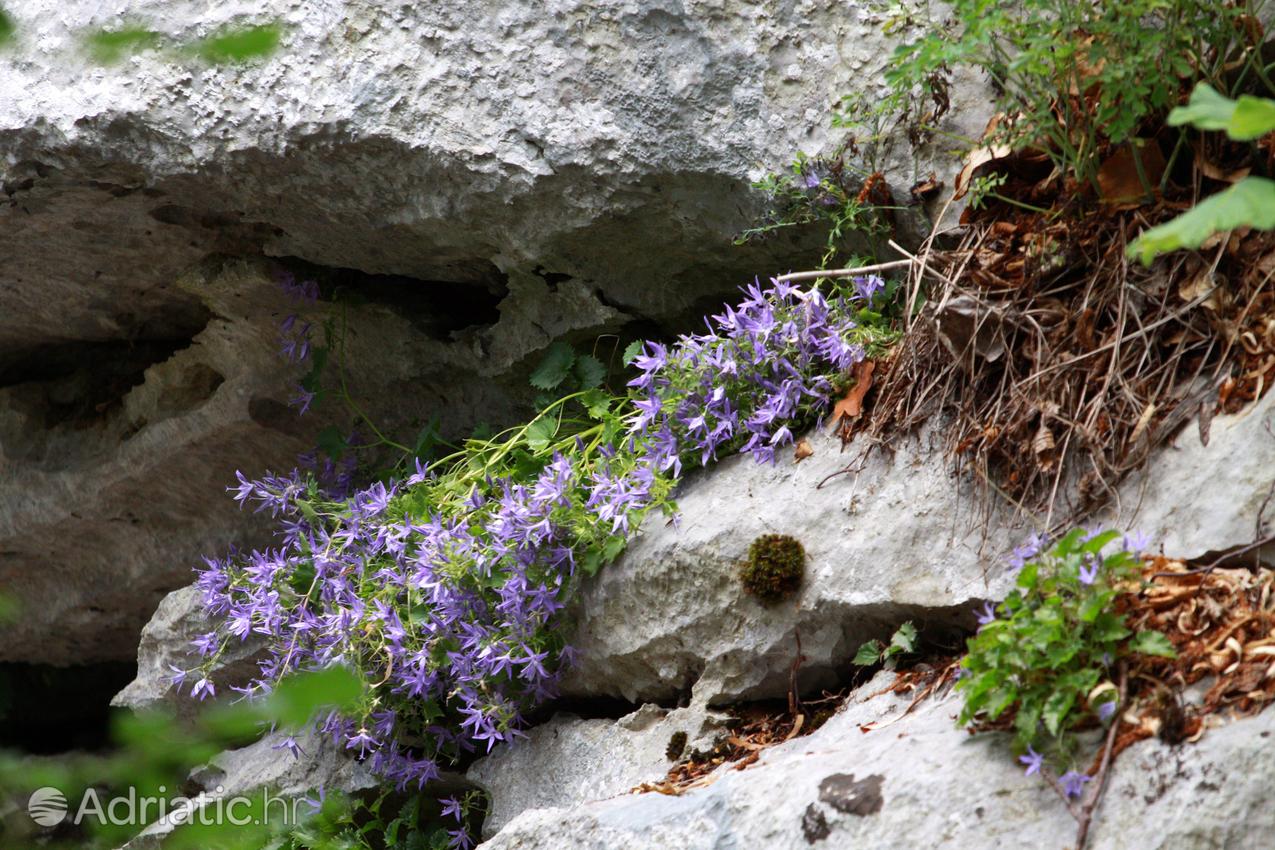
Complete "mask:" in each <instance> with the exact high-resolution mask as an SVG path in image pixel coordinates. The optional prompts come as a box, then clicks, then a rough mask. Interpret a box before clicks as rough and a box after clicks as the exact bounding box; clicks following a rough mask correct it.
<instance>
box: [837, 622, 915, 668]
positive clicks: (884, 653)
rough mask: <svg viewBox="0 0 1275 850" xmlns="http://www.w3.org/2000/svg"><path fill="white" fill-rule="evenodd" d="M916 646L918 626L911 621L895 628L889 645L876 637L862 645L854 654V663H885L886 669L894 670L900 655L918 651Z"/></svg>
mask: <svg viewBox="0 0 1275 850" xmlns="http://www.w3.org/2000/svg"><path fill="white" fill-rule="evenodd" d="M916 646H917V634H916V626H914V625H912V623H911V622H910V621H909V622H907V623H904V624H903V625H901V626H899V627H898V628H897V629H895V631H894V634H893V635H891V637H890V643H889V644H888V645H887V644H884V643H882V642H881V641H879V640H876V639H875V638H874V639H872V640H870V641H868V642H867V643H865V644H863V645H862V646H860V647H859V651H858V652H856V653H855V654H854V661H853V663H854V664H856V665H858V666H859V667H872V666H875V665H877V664H884V665H885V666H886V669H891V670H892V669H894V665H895V664H896V663H897V662H898V659H899V657H900V656H903V655H911V654H912V653H914V652H916Z"/></svg>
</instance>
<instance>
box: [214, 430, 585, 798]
mask: <svg viewBox="0 0 1275 850" xmlns="http://www.w3.org/2000/svg"><path fill="white" fill-rule="evenodd" d="M239 482H240V483H239V485H238V487H237V488H234V489H235V490H236V495H235V498H236V499H237V500H238V501H240V502H241V503H244V504H249V503H252V504H255V506H256V508H257V510H262V511H267V512H269V513H270V514H271V516H272V517H274V518H275V520H276V522H277V523H278V526H279V529H280V535H279V542H280V545H279V547H278V548H275V549H269V550H265V551H253V552H250V553H247V554H245V555H240V556H238V557H233V556H232V557H230V558H227V559H223V560H209V561H207V568H206V569H204V570H203V571H202V572H201V573H200V576H199V580H198V585H199V588H200V590H201V591H202V594H203V601H204V604H205V606H206V607H207V608H208V609H209V610H210V611H212V612H213V613H215V614H217V615H218V616H219V617H221V618H222V619H224V621H225V628H224V629H223V634H222V635H220V636H218V635H206V636H203V637H202V638H201V639H200V640H199V641H197V642H196V645H195V649H196V651H197V652H198V653H199V654H200V655H201V656H203V657H205V658H207V659H209V660H211V659H212V658H214V657H215V656H216V654H217V653H219V652H220V651H221V649H222V648H223V647H224V645H225V644H226V643H227V642H229V641H238V640H244V639H246V638H247V637H248V636H249V635H251V634H258V635H263V636H265V637H266V638H267V639H268V641H269V645H270V647H271V650H272V651H271V653H270V655H269V657H268V658H267V659H266V660H265V661H263V662H262V663H261V665H260V666H261V676H260V678H259V680H258V681H256V682H254V683H253V684H252V685H251V686H250V687H249V688H247V689H245V693H249V694H253V695H255V694H259V693H262V692H265V691H268V690H269V689H270V686H271V683H273V682H275V681H277V680H278V679H279V678H280V677H281V676H284V675H286V674H287V673H290V672H293V671H297V670H302V669H311V668H318V667H325V666H328V665H330V664H349V665H352V666H354V667H355V668H356V669H359V670H361V671H362V672H363V673H364V674H365V676H366V677H367V678H368V680H369V681H370V682H375V683H376V685H377V686H378V687H377V688H374V689H373V691H374V693H373V694H372V695H371V697H370V699H369V700H368V704H367V705H366V707H365V711H364V712H363V713H362V716H361V717H359V718H357V719H356V718H350V717H343V716H339V715H336V714H333V715H330V716H329V717H327V718H325V719H324V721H323V724H322V728H323V730H324V731H325V732H327V733H329V734H331V735H332V736H333V737H334V738H336V739H337V740H338V741H340V742H341V743H342V744H343V745H344V747H345V748H346V749H348V750H350V751H351V752H352V753H354V754H355V755H357V756H358V757H359V758H361V759H367V760H368V761H369V763H370V765H371V767H372V768H373V769H374V770H375V771H377V772H378V773H380V774H381V775H383V776H385V777H386V778H388V779H391V780H393V781H395V782H396V783H397V784H398V785H399V786H406V785H407V784H409V783H416V784H418V785H419V784H423V783H425V782H426V781H428V780H430V779H433V778H435V777H436V776H437V775H438V770H439V763H440V761H441V760H449V759H451V758H454V757H455V756H457V755H459V754H460V753H461V752H463V751H469V750H472V749H473V748H475V747H477V746H483V747H485V748H486V749H488V750H490V749H491V747H492V746H493V745H494V744H495V743H497V742H499V741H506V740H509V739H510V738H512V737H513V736H514V735H516V734H517V730H518V727H519V725H520V723H521V720H522V713H523V711H525V709H526V708H527V707H528V706H529V705H532V704H535V703H537V702H540V701H541V700H543V699H545V698H547V697H549V696H552V695H553V693H554V675H553V671H554V670H555V669H556V668H557V667H558V665H559V664H560V663H561V662H562V661H563V660H564V659H565V657H566V656H568V655H569V650H567V649H566V647H565V646H564V645H563V644H562V641H561V640H560V638H558V637H557V633H556V631H555V628H554V626H555V625H556V621H557V618H558V615H559V613H560V612H561V610H562V608H563V605H564V599H563V597H564V591H565V590H566V588H567V587H568V586H569V584H570V581H571V578H572V576H573V575H574V573H575V554H574V551H573V548H572V545H571V543H572V541H571V540H570V539H569V536H568V533H567V525H566V522H565V514H567V513H568V512H570V511H571V510H572V509H573V507H575V505H576V503H577V502H579V501H580V500H582V499H588V498H591V497H593V495H594V494H593V493H592V492H589V490H588V488H585V487H582V486H581V484H582V482H580V481H579V480H578V473H577V471H576V470H575V468H574V467H573V465H572V463H571V461H570V460H569V459H568V458H566V457H565V456H562V455H558V456H556V457H554V458H553V460H552V462H551V463H549V464H548V465H547V466H546V467H545V468H544V469H543V470H542V471H541V472H540V473H539V475H538V476H537V477H536V478H535V479H534V480H533V481H531V482H528V483H516V482H514V481H511V480H508V479H504V480H493V481H491V482H490V484H489V485H488V486H487V487H485V488H483V490H482V491H480V490H479V489H477V488H475V490H474V492H473V493H471V494H470V496H469V498H467V499H466V500H465V501H464V502H463V503H462V504H461V506H460V507H459V509H456V510H453V511H450V512H446V513H444V512H434V513H432V514H431V513H428V512H424V511H422V512H421V513H419V514H418V513H416V512H415V511H414V510H413V507H414V505H415V504H416V503H418V502H419V501H422V500H420V499H419V498H413V497H414V496H419V495H422V494H428V493H429V491H430V485H431V483H432V479H431V478H430V476H429V474H428V473H427V472H424V471H422V472H418V473H417V474H416V475H414V476H412V477H410V478H408V479H407V480H406V481H405V482H403V483H402V484H400V483H397V482H391V483H390V484H389V485H386V484H384V483H381V482H377V483H374V484H372V485H371V486H370V487H367V488H365V489H363V490H361V491H358V492H357V493H355V494H354V495H352V496H351V497H350V498H349V499H347V500H345V501H344V502H330V501H326V500H324V497H323V494H322V493H321V491H320V490H319V488H318V486H317V485H316V484H315V483H314V480H313V478H309V477H307V478H302V477H301V476H300V475H298V474H294V475H292V476H287V477H280V476H267V477H265V478H263V479H260V480H257V481H252V480H249V479H247V478H246V477H244V476H242V475H240V476H239ZM412 488H416V489H415V490H414V492H413V494H412V496H405V495H404V491H405V490H409V489H412ZM199 682H204V683H206V682H207V676H206V675H201V676H200V677H199ZM197 685H198V683H197ZM211 692H212V688H211V685H209V684H205V685H204V687H203V688H202V689H201V692H200V693H198V694H196V696H205V695H208V694H210V693H211ZM405 740H410V741H412V742H413V745H412V746H407V745H405V744H404V743H403V742H404V741H405Z"/></svg>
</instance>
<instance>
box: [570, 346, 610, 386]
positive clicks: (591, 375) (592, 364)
mask: <svg viewBox="0 0 1275 850" xmlns="http://www.w3.org/2000/svg"><path fill="white" fill-rule="evenodd" d="M575 373H576V380H577V381H579V382H580V389H582V390H589V389H593V388H594V387H600V386H602V382H603V381H605V380H606V377H607V367H605V366H603V365H602V361H601V360H599V359H598V358H596V357H594V356H593V355H592V354H581V355H580V356H579V357H577V358H576V365H575Z"/></svg>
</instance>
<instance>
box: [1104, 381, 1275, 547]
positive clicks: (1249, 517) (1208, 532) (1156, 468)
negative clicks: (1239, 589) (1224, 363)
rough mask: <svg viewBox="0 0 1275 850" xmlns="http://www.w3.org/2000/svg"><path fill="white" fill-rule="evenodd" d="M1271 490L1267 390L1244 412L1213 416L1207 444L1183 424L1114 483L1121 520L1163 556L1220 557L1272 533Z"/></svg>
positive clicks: (1272, 409)
mask: <svg viewBox="0 0 1275 850" xmlns="http://www.w3.org/2000/svg"><path fill="white" fill-rule="evenodd" d="M1272 488H1275V393H1267V394H1266V396H1265V397H1264V398H1262V399H1261V400H1260V401H1259V402H1258V403H1257V404H1256V405H1254V406H1252V407H1250V408H1249V409H1247V410H1245V411H1241V412H1240V413H1238V414H1236V415H1234V416H1218V417H1215V418H1214V419H1213V422H1212V423H1211V426H1210V428H1209V444H1208V445H1207V446H1205V445H1203V444H1202V443H1201V441H1200V438H1199V428H1198V427H1196V423H1194V422H1192V423H1191V424H1189V425H1187V427H1186V428H1184V429H1183V430H1182V432H1181V433H1180V434H1179V435H1178V436H1177V438H1176V439H1175V440H1174V441H1173V443H1172V444H1171V445H1169V446H1166V447H1165V448H1164V449H1162V450H1161V451H1160V452H1159V453H1158V454H1157V455H1156V457H1155V458H1154V460H1153V462H1152V463H1150V464H1148V465H1147V466H1146V467H1145V468H1144V469H1142V470H1140V471H1138V472H1137V473H1135V474H1134V475H1131V476H1130V477H1129V479H1128V480H1127V481H1126V482H1125V484H1124V485H1123V486H1122V487H1121V488H1120V508H1121V514H1122V515H1123V518H1122V519H1121V520H1120V522H1121V523H1122V525H1123V526H1124V527H1125V528H1137V529H1139V530H1141V531H1143V532H1144V533H1146V534H1147V535H1149V536H1150V538H1151V540H1152V541H1153V542H1154V543H1155V545H1157V546H1159V545H1163V547H1164V552H1165V554H1167V555H1169V556H1170V557H1175V558H1200V557H1204V556H1205V555H1208V554H1209V553H1217V554H1218V555H1220V554H1222V553H1223V552H1225V551H1226V550H1228V549H1231V548H1234V547H1236V546H1243V545H1247V544H1249V543H1252V542H1254V541H1255V540H1256V539H1258V538H1260V537H1264V536H1266V535H1267V534H1270V533H1271V532H1272V531H1275V496H1272V493H1273V492H1275V491H1273V489H1272ZM1263 507H1265V514H1264V515H1263V516H1262V528H1258V514H1259V512H1260V511H1262V509H1263ZM1267 554H1268V555H1270V554H1275V547H1270V548H1268V549H1267Z"/></svg>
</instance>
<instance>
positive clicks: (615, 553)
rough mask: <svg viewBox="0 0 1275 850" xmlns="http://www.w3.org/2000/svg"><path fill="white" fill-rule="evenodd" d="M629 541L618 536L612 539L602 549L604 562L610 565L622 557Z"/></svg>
mask: <svg viewBox="0 0 1275 850" xmlns="http://www.w3.org/2000/svg"><path fill="white" fill-rule="evenodd" d="M628 544H629V541H628V540H627V539H626V538H625V537H624V536H623V535H617V536H615V537H612V538H610V539H609V540H607V542H606V543H605V544H604V545H603V547H602V562H603V563H604V564H609V563H611V562H612V561H614V560H615V559H616V558H618V557H620V553H622V552H623V551H624V549H625V547H626V546H628Z"/></svg>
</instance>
